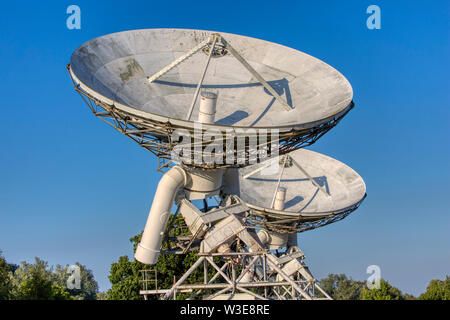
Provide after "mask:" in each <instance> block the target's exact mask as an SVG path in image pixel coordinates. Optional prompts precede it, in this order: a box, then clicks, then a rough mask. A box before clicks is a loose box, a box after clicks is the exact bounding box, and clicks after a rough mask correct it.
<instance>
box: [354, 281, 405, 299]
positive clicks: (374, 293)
mask: <svg viewBox="0 0 450 320" xmlns="http://www.w3.org/2000/svg"><path fill="white" fill-rule="evenodd" d="M361 298H362V300H405V297H404V296H403V294H402V292H401V291H400V290H399V289H398V288H396V287H393V286H391V285H390V284H389V283H388V282H387V281H386V280H384V279H380V288H378V289H376V288H373V289H368V288H363V290H362V294H361Z"/></svg>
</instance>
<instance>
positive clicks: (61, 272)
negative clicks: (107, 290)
mask: <svg viewBox="0 0 450 320" xmlns="http://www.w3.org/2000/svg"><path fill="white" fill-rule="evenodd" d="M75 265H76V266H78V268H79V269H80V289H77V288H74V289H68V288H67V280H68V279H69V277H70V275H71V272H70V269H69V268H70V266H69V265H66V267H62V266H61V265H59V264H58V265H56V268H55V272H54V274H53V279H54V281H55V282H56V284H57V285H59V286H61V287H63V288H66V291H67V292H69V294H70V296H71V297H72V298H73V299H75V300H95V299H96V298H97V292H98V283H97V281H95V279H94V275H93V273H92V271H91V270H89V269H88V268H87V267H86V266H84V265H82V264H81V263H79V262H75Z"/></svg>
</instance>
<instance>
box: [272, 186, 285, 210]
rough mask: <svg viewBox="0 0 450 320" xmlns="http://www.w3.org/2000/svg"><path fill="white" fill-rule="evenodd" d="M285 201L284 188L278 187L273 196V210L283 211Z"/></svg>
mask: <svg viewBox="0 0 450 320" xmlns="http://www.w3.org/2000/svg"><path fill="white" fill-rule="evenodd" d="M285 200H286V188H283V187H280V188H278V189H277V193H276V195H275V202H274V203H273V208H274V209H275V210H280V211H281V210H284V201H285Z"/></svg>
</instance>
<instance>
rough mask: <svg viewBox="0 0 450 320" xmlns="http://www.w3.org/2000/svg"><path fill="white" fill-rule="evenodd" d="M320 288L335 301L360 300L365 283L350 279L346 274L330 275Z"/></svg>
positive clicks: (322, 281) (321, 281)
mask: <svg viewBox="0 0 450 320" xmlns="http://www.w3.org/2000/svg"><path fill="white" fill-rule="evenodd" d="M320 286H321V287H322V289H324V290H325V292H327V293H328V294H329V295H330V297H332V298H333V299H335V300H359V299H360V298H361V292H362V289H363V287H364V282H361V281H356V280H352V279H351V278H350V279H348V278H347V276H346V275H345V274H329V275H328V277H326V278H323V279H322V280H320Z"/></svg>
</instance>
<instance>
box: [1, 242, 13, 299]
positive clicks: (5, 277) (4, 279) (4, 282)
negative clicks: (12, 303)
mask: <svg viewBox="0 0 450 320" xmlns="http://www.w3.org/2000/svg"><path fill="white" fill-rule="evenodd" d="M12 290H13V284H12V272H11V267H10V265H9V264H8V263H7V262H6V259H5V258H4V257H3V255H2V251H1V250H0V300H8V299H11V298H12Z"/></svg>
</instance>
